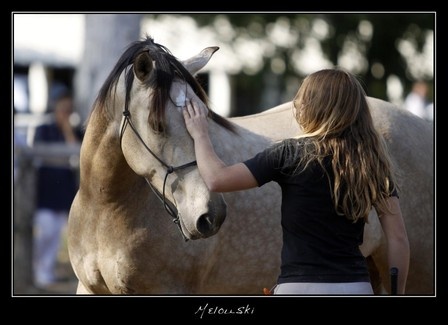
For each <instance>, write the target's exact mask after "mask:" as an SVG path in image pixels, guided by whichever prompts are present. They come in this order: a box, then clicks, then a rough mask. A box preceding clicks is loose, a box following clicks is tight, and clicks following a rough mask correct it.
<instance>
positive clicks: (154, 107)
mask: <svg viewBox="0 0 448 325" xmlns="http://www.w3.org/2000/svg"><path fill="white" fill-rule="evenodd" d="M144 51H148V53H149V55H150V57H151V58H152V60H154V61H155V69H154V70H153V73H152V75H151V77H150V78H148V80H146V86H147V87H148V88H152V89H154V91H153V95H152V96H151V105H150V107H151V112H150V114H149V116H148V122H149V124H150V126H151V127H152V128H153V129H154V131H156V132H164V130H165V118H164V116H165V114H164V110H165V105H166V103H167V101H168V100H170V89H171V85H172V83H173V80H174V78H175V77H179V78H180V79H182V80H184V81H185V82H187V83H188V84H189V85H190V87H191V88H192V89H193V91H194V92H195V93H196V95H197V96H198V97H199V99H200V100H202V101H203V102H204V103H205V104H206V105H207V106H208V98H207V95H206V93H205V91H204V89H203V88H202V86H201V85H200V84H199V82H198V80H197V79H196V78H195V77H194V76H193V75H192V74H191V73H190V72H189V71H188V70H187V69H186V68H185V67H184V66H183V64H182V63H181V62H180V61H179V60H178V59H177V58H176V57H174V56H173V55H172V54H171V52H170V51H169V50H168V49H167V48H166V47H165V46H163V45H160V44H157V43H155V42H154V40H153V39H152V38H151V37H149V36H147V37H146V38H145V39H144V40H142V41H136V42H133V43H132V44H131V45H130V46H129V47H128V48H127V49H126V51H125V52H124V53H123V54H122V55H121V57H120V58H119V60H118V62H117V63H116V65H115V67H114V68H113V69H112V71H111V73H110V74H109V76H108V77H107V79H106V81H105V82H104V84H103V86H102V87H101V89H100V91H99V93H98V96H97V98H96V100H95V104H94V107H99V108H100V109H104V106H105V103H106V100H107V99H108V98H109V97H110V96H113V95H114V93H113V90H114V88H116V85H117V83H118V80H119V78H120V76H121V74H122V73H123V71H125V69H126V68H127V67H129V66H130V65H131V64H133V62H134V60H135V58H136V57H137V55H138V54H140V53H141V52H144ZM134 78H135V76H134V71H133V69H129V70H128V71H127V72H126V77H125V91H126V93H125V96H126V97H125V107H127V106H128V105H129V101H130V99H131V98H130V94H131V89H132V84H133V81H134ZM211 118H212V119H213V120H214V121H216V122H217V123H218V124H219V125H221V126H223V127H225V128H227V129H230V130H232V129H233V127H232V125H231V123H229V122H228V121H227V120H226V119H224V118H223V117H221V116H219V115H218V114H216V113H214V112H213V111H211Z"/></svg>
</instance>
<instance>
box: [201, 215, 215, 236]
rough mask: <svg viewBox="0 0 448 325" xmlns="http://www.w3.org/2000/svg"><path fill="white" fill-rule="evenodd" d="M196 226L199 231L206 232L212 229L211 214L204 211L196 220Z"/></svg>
mask: <svg viewBox="0 0 448 325" xmlns="http://www.w3.org/2000/svg"><path fill="white" fill-rule="evenodd" d="M197 228H198V230H199V232H200V233H202V234H207V233H208V232H209V231H210V230H211V229H213V228H214V227H213V216H211V215H210V214H208V213H206V214H203V215H202V216H200V217H199V219H198V222H197Z"/></svg>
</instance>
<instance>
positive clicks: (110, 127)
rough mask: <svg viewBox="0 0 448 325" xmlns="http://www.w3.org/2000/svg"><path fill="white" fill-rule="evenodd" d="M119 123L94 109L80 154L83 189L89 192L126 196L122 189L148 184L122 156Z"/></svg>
mask: <svg viewBox="0 0 448 325" xmlns="http://www.w3.org/2000/svg"><path fill="white" fill-rule="evenodd" d="M119 125H120V123H119V122H117V121H112V122H110V121H107V120H106V118H105V117H104V116H103V114H100V113H98V112H96V111H93V112H92V116H91V118H90V121H89V124H88V126H87V129H86V132H85V135H84V139H83V144H82V147H81V156H80V189H81V190H83V191H86V193H89V195H98V197H99V199H100V198H102V199H104V200H116V198H120V199H127V198H125V197H123V193H125V194H128V193H129V191H128V190H127V189H129V188H136V187H138V186H142V185H141V184H145V182H144V180H143V179H142V178H141V177H139V176H138V175H136V174H135V173H134V171H133V170H132V169H131V168H130V167H129V166H128V164H127V162H126V160H125V158H124V156H123V153H122V151H121V146H120V139H119V133H118V128H119ZM131 186H132V187H131ZM121 189H126V190H123V191H121ZM136 192H138V191H136Z"/></svg>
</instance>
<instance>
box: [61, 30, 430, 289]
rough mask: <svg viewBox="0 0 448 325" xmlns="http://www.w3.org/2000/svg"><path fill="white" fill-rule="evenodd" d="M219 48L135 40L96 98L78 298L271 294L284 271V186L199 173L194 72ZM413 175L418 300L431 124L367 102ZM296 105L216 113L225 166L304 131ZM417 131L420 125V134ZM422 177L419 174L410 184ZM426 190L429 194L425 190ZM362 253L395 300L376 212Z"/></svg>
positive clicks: (78, 199)
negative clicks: (232, 182) (176, 48)
mask: <svg viewBox="0 0 448 325" xmlns="http://www.w3.org/2000/svg"><path fill="white" fill-rule="evenodd" d="M217 50H218V47H208V48H205V49H204V50H202V51H201V52H200V53H198V54H197V55H195V56H193V57H191V58H189V59H187V60H183V61H181V60H178V59H177V58H175V57H174V56H173V55H172V54H171V53H170V51H169V50H168V49H167V48H166V47H164V46H163V45H160V44H157V43H155V42H154V40H153V39H152V38H150V37H146V38H145V39H143V40H141V41H136V42H134V43H132V44H130V45H129V47H128V48H127V49H126V50H125V52H124V53H123V54H122V56H121V57H120V58H119V60H118V62H117V63H116V65H115V67H114V68H113V69H112V71H111V72H110V74H109V76H108V77H107V79H106V81H105V82H104V84H103V86H102V88H101V89H100V91H99V93H98V97H97V98H96V100H95V102H94V104H93V107H92V110H91V112H90V115H89V118H88V120H87V121H86V131H85V134H84V139H83V143H82V146H81V153H80V185H79V190H78V192H77V194H76V196H75V198H74V200H73V204H72V207H71V209H70V214H69V220H68V229H67V245H68V251H69V258H70V262H71V265H72V268H73V270H74V273H75V275H76V277H77V279H78V288H77V293H78V294H131V295H132V294H157V295H160V294H167V295H171V294H193V295H194V294H247V295H259V294H263V291H262V289H263V288H270V287H273V286H274V285H275V282H276V277H277V275H278V273H279V268H280V248H281V228H280V202H281V193H280V188H279V187H278V185H276V184H275V183H272V182H271V183H269V184H266V185H264V186H262V187H260V188H256V189H252V190H247V191H239V192H234V193H225V194H219V193H211V192H210V191H209V190H208V189H207V187H206V185H205V184H204V182H203V180H202V179H201V177H200V174H199V172H198V170H197V168H196V161H195V156H194V150H193V149H194V147H193V141H192V139H191V137H190V136H189V135H188V132H187V130H186V128H185V123H184V121H183V116H182V113H181V107H182V106H184V105H185V101H186V100H189V99H195V100H198V101H199V100H201V101H203V102H204V103H206V104H208V103H207V97H206V94H205V92H204V90H203V89H202V87H201V85H200V84H199V83H198V81H197V80H196V79H195V77H194V75H195V74H196V73H197V72H198V71H199V70H200V69H202V68H203V67H204V66H205V65H206V64H207V62H208V61H209V60H210V58H211V57H212V55H213V54H214V53H215V52H216V51H217ZM369 101H370V104H371V108H372V113H373V116H374V118H375V124H376V127H377V128H378V130H380V132H381V133H382V134H383V135H384V136H385V138H386V140H387V141H388V143H389V145H390V147H391V149H392V150H391V152H392V154H393V157H394V160H395V161H396V162H397V164H398V165H399V166H400V168H401V170H402V172H403V174H404V175H405V177H404V178H403V192H402V193H401V202H402V210H403V214H404V215H405V222H406V226H407V228H408V235H409V238H410V242H411V254H412V256H411V268H410V273H409V278H408V293H417V294H431V293H432V292H433V290H434V288H433V283H432V281H433V274H432V272H433V233H432V231H433V210H432V209H433V205H432V193H433V192H432V186H431V184H432V179H431V176H432V174H433V171H432V169H431V168H432V167H431V153H432V149H431V148H432V147H431V140H432V138H431V135H430V132H431V127H430V125H427V124H425V123H424V121H423V120H418V119H416V118H413V117H412V116H410V115H409V113H407V112H405V111H404V110H400V109H398V108H396V107H395V106H393V105H392V104H390V103H387V102H383V101H380V100H377V99H372V98H369ZM291 107H292V103H291V102H288V103H284V104H282V105H279V106H278V107H274V108H272V109H270V110H267V111H265V112H262V113H258V114H253V115H251V116H246V117H240V118H237V117H235V118H224V117H222V116H220V115H218V114H216V113H214V112H213V110H211V109H210V111H209V119H210V136H211V140H212V142H213V144H214V147H215V149H216V152H217V154H218V155H219V156H220V157H221V158H222V159H223V160H224V161H225V162H226V163H233V162H236V161H242V160H243V159H246V158H249V157H250V156H252V155H254V154H256V153H257V152H258V151H260V150H262V149H264V148H266V147H267V146H269V145H270V144H272V143H273V142H274V141H277V140H279V139H283V138H285V137H288V136H292V135H295V134H297V132H300V130H299V129H297V126H295V124H294V122H293V119H292V111H291V109H292V108H291ZM409 127H412V129H410V128H409ZM410 175H412V177H409V176H410ZM416 188H418V189H419V190H420V191H421V192H420V191H419V192H416V191H415V189H416ZM369 219H370V222H369V223H368V224H367V225H366V228H365V236H364V243H363V244H362V246H361V250H362V252H363V254H364V255H365V256H366V257H367V258H368V261H369V269H370V270H369V271H370V273H371V277H372V279H373V281H372V282H373V283H375V286H374V289H375V293H386V292H387V287H388V285H389V284H388V276H387V274H388V269H387V261H386V256H385V242H384V236H383V235H382V231H381V228H380V224H379V221H378V217H377V215H376V214H375V211H374V210H372V213H371V216H370V218H369Z"/></svg>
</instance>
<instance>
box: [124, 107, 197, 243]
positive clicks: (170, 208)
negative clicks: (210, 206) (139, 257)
mask: <svg viewBox="0 0 448 325" xmlns="http://www.w3.org/2000/svg"><path fill="white" fill-rule="evenodd" d="M123 116H124V121H123V124H122V126H121V130H120V146H121V142H122V139H123V134H124V131H125V129H126V126H127V125H128V124H129V126H130V127H131V129H132V131H134V133H135V135H136V136H137V138H138V139H139V140H140V142H141V143H142V144H143V145H144V147H145V148H146V150H148V152H149V153H150V154H151V155H152V156H153V157H154V158H156V159H157V161H158V162H160V163H161V164H162V165H163V166H164V167H165V168H166V174H165V178H164V180H163V190H162V194H160V192H159V191H157V189H156V188H155V187H154V186H153V185H152V184H151V182H149V181H148V179H147V178H146V177H145V180H146V182H147V183H148V184H149V187H151V189H152V191H153V192H154V194H155V195H156V196H157V197H158V198H159V200H160V201H161V202H162V203H163V206H164V207H165V210H166V212H168V214H169V215H170V216H171V217H172V218H173V222H174V223H175V224H176V225H177V226H178V228H179V230H180V233H181V234H182V237H183V238H184V240H185V241H188V238H187V237H186V236H185V234H184V232H183V231H182V226H181V225H180V219H179V212H178V211H177V208H176V207H175V206H171V205H170V202H169V201H167V199H166V196H165V187H166V180H167V178H168V175H169V174H171V173H173V172H175V171H176V170H179V169H184V168H187V167H190V166H195V165H197V162H196V160H194V161H192V162H189V163H186V164H183V165H181V166H177V167H174V166H171V165H168V164H167V163H166V162H164V161H163V160H162V159H160V158H159V157H158V156H157V155H156V154H155V153H154V152H153V151H152V150H151V149H150V148H149V147H148V146H147V145H146V143H145V141H144V140H143V139H142V137H141V136H140V134H139V133H138V132H137V130H136V128H135V127H134V124H133V123H132V121H131V112H130V111H129V109H128V107H127V102H126V104H125V107H124V110H123Z"/></svg>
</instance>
